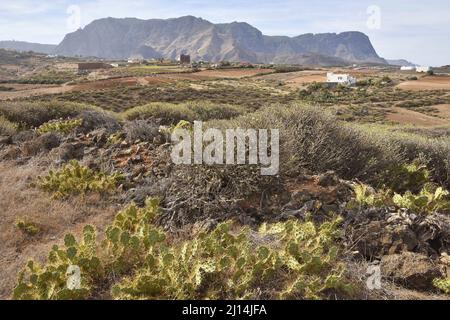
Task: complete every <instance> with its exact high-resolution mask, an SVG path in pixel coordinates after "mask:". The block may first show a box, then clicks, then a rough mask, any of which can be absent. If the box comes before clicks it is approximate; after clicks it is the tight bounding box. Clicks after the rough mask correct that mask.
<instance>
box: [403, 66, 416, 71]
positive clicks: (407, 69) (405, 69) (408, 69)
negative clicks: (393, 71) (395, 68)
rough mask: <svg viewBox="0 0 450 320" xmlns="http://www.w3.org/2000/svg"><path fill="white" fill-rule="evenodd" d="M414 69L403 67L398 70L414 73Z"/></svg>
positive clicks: (412, 67)
mask: <svg viewBox="0 0 450 320" xmlns="http://www.w3.org/2000/svg"><path fill="white" fill-rule="evenodd" d="M415 69H416V67H414V66H403V67H401V68H400V70H401V71H414V70H415Z"/></svg>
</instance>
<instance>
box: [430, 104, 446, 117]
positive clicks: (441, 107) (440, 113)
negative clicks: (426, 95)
mask: <svg viewBox="0 0 450 320" xmlns="http://www.w3.org/2000/svg"><path fill="white" fill-rule="evenodd" d="M433 108H435V109H437V110H438V113H437V115H438V116H439V117H442V118H445V119H450V104H438V105H435V106H433Z"/></svg>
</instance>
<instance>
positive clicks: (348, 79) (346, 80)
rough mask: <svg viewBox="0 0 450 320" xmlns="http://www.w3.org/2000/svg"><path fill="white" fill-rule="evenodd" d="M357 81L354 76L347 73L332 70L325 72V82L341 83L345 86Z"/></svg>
mask: <svg viewBox="0 0 450 320" xmlns="http://www.w3.org/2000/svg"><path fill="white" fill-rule="evenodd" d="M356 82H357V80H356V78H355V77H352V76H351V75H349V74H337V73H333V72H328V73H327V83H332V84H342V85H346V86H353V85H355V84H356Z"/></svg>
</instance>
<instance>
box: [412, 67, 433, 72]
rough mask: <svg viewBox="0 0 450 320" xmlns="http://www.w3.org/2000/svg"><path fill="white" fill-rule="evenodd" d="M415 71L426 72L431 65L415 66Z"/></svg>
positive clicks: (429, 69)
mask: <svg viewBox="0 0 450 320" xmlns="http://www.w3.org/2000/svg"><path fill="white" fill-rule="evenodd" d="M416 71H417V72H424V73H426V72H429V71H431V67H428V66H421V67H417V68H416Z"/></svg>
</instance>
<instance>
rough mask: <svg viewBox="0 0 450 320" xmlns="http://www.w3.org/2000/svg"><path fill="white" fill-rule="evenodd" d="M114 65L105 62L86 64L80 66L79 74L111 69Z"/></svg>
mask: <svg viewBox="0 0 450 320" xmlns="http://www.w3.org/2000/svg"><path fill="white" fill-rule="evenodd" d="M111 68H113V66H112V65H110V64H108V63H103V62H84V63H79V64H78V73H80V74H83V73H89V72H92V71H95V70H100V69H111Z"/></svg>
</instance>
